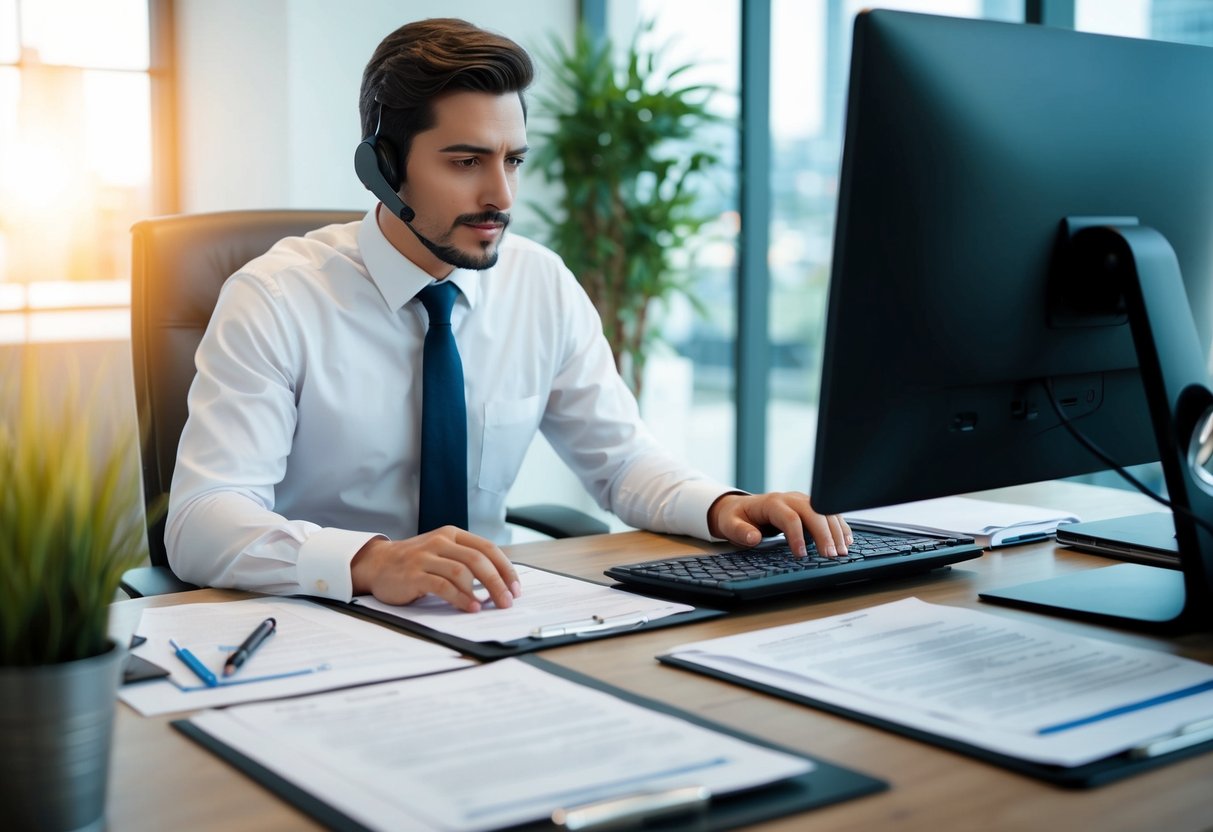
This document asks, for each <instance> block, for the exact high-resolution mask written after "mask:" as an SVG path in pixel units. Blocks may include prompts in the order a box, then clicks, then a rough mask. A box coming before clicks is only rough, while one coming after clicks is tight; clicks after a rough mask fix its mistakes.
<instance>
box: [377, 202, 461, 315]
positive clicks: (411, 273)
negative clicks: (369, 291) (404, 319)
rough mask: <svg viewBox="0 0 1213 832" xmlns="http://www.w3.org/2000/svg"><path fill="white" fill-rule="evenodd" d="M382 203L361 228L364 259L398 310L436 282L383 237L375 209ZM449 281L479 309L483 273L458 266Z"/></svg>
mask: <svg viewBox="0 0 1213 832" xmlns="http://www.w3.org/2000/svg"><path fill="white" fill-rule="evenodd" d="M378 207H379V206H378V204H376V206H375V208H372V209H371V210H370V211H368V212H367V214H366V216H365V217H363V219H362V223H361V225H360V226H359V228H358V248H359V250H360V251H361V252H362V262H363V264H364V265H365V266H366V270H367V273H368V274H370V276H371V280H372V281H374V283H375V287H376V288H377V289H378V290H379V294H380V295H381V296H382V297H383V301H384V303H386V304H387V306H388V308H389V309H391V310H392V311H396V310H398V309H400V308H401V307H402V306H404V305H405V304H406V303H408V302H409V301H410V300H412V299H413V298H415V297H416V296H417V293H418V292H420V291H421V290H422V289H424V288H425V287H426V286H429V285H430V284H431V283H433V282H434V278H433V277H431V276H430V275H429V274H427V273H426V271H425V270H424V269H422V268H421V267H420V266H418V265H417V264H416V263H414V262H413V261H412V260H410V259H408V258H407V257H405V256H404V255H403V254H401V253H400V252H399V251H397V250H396V247H395V246H393V245H392V244H391V243H390V242H388V239H387V237H385V236H383V229H381V228H380V227H379V222H378V220H377V219H376V216H375V212H376V210H377V209H378ZM446 279H447V280H449V281H451V282H452V283H454V284H455V285H456V286H458V287H459V291H460V293H461V294H462V295H463V297H464V298H465V299H466V300H467V302H468V306H470V307H471V308H472V309H475V308H476V299H477V297H478V296H479V288H480V273H479V272H477V271H474V270H471V269H455V270H454V271H452V272H451V273H450V274H449V275H447V278H446Z"/></svg>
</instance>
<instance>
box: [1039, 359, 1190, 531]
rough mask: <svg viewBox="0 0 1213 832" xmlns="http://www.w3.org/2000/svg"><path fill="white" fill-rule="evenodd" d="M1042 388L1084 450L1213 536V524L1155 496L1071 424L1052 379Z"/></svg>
mask: <svg viewBox="0 0 1213 832" xmlns="http://www.w3.org/2000/svg"><path fill="white" fill-rule="evenodd" d="M1040 386H1041V387H1043V388H1044V389H1045V395H1047V396H1048V397H1049V404H1050V405H1052V406H1053V412H1054V413H1056V414H1057V418H1058V419H1059V420H1061V424H1062V426H1063V427H1064V428H1065V429H1066V430H1067V431H1069V432H1070V435H1071V436H1073V437H1074V438H1075V439H1076V440H1078V444H1080V445H1082V446H1083V447H1084V448H1086V449H1087V450H1088V451H1090V452H1091V453H1092V454H1093V455H1094V456H1095V457H1096V458H1097V459H1098V460H1099V461H1100V462H1102V463H1103V464H1104V465H1106V466H1108V467H1109V468H1111V469H1112V470H1114V471H1115V472H1116V473H1118V474H1120V476H1121V477H1123V478H1124V479H1125V480H1126V481H1127V482H1128V483H1129V484H1130V485H1132V486H1133V487H1134V488H1136V489H1137V490H1138V491H1140V492H1141V493H1142V494H1145V495H1146V496H1147V497H1149V498H1150V499H1151V500H1154V501H1156V502H1158V503H1161V504H1162V505H1164V506H1166V507H1167V508H1169V509H1171V511H1172V512H1176V511H1178V512H1179V513H1180V514H1182V515H1184V516H1185V517H1187V518H1188V519H1190V520H1192V521H1193V522H1195V523H1197V524H1198V525H1199V526H1201V527H1202V528H1203V529H1204V530H1205V531H1207V532H1209V534H1213V523H1210V522H1209V521H1207V520H1205V519H1204V518H1203V517H1198V516H1197V515H1196V514H1195V513H1193V512H1192V510H1191V509H1189V508H1187V507H1186V506H1177V505H1175V504H1174V503H1172V502H1171V501H1170V500H1168V499H1167V498H1166V497H1164V496H1162V495H1161V494H1155V493H1154V492H1153V491H1151V490H1150V488H1149V486H1147V485H1146V484H1145V483H1143V482H1141V480H1139V479H1137V477H1135V476H1133V475H1132V474H1130V473H1129V472H1128V471H1127V470H1125V467H1124V466H1123V465H1121V464H1120V463H1119V462H1117V461H1116V460H1114V459H1113V458H1112V457H1111V456H1109V455H1108V454H1107V453H1106V452H1104V450H1103V449H1102V448H1100V447H1099V446H1098V445H1096V444H1095V443H1094V442H1092V441H1091V439H1090V438H1089V437H1087V436H1086V435H1085V434H1084V433H1083V432H1082V431H1080V430H1079V429H1078V428H1076V427H1074V423H1073V422H1071V421H1070V419H1069V417H1067V416H1066V414H1065V413H1063V412H1062V410H1061V404H1060V403H1059V402H1058V401H1057V397H1056V396H1054V395H1053V384H1052V381H1051V380H1050V379H1041V381H1040Z"/></svg>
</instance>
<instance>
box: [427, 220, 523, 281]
mask: <svg viewBox="0 0 1213 832" xmlns="http://www.w3.org/2000/svg"><path fill="white" fill-rule="evenodd" d="M486 222H499V223H501V235H500V236H499V237H498V238H497V245H496V246H494V247H493V250H492V251H489V252H487V253H482V254H480V255H479V256H477V255H475V254H468V253H467V252H466V251H463V250H462V249H459V248H456V247H455V246H453V245H450V244H449V241H450V239H451V236H452V235H453V234H454V233H455V229H456V228H457V227H458V226H460V225H469V224H471V225H475V224H482V223H486ZM406 225H408V228H409V231H412V232H413V236H414V237H416V238H417V239H418V240H420V241H421V244H422V245H423V246H425V247H426V249H428V250H429V252H430V254H432V255H434V256H435V257H437V258H438V259H439V260H441V261H442V262H443V263H446V264H447V265H449V266H454V267H455V268H457V269H470V270H472V271H483V270H484V269H491V268H493V266H495V265H497V256H498V255H499V254H500V253H501V241H502V240H504V239H505V230H506V228H508V227H509V225H510V215H509V214H504V213H501V212H499V211H485V212H483V213H480V214H461V215H460V216H458V217H456V218H455V222H454V223H452V224H451V230H450V231H448V232H446V233H445V234H443V235H442V236H441V237H439V238H438V240H436V241H435V240H431V239H430V238H428V237H426V236H425V235H424V234H422V233H421V232H419V231H418V230H417V229H416V228H413V225H412V223H406ZM485 245H486V246H487V245H491V244H490V243H485Z"/></svg>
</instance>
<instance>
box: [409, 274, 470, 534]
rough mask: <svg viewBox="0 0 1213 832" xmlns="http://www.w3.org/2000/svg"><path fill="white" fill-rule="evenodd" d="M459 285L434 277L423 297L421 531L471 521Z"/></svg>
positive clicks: (419, 508) (419, 295) (418, 514)
mask: <svg viewBox="0 0 1213 832" xmlns="http://www.w3.org/2000/svg"><path fill="white" fill-rule="evenodd" d="M458 295H459V287H458V286H456V285H455V284H454V283H451V282H450V281H449V280H442V281H439V282H437V283H432V284H430V285H429V286H427V287H426V288H424V289H422V290H421V292H420V294H418V297H419V298H421V302H422V304H424V305H425V311H426V312H428V313H429V316H430V328H429V331H428V332H426V334H425V350H424V354H423V358H422V361H423V367H422V370H421V491H420V495H419V498H418V513H417V533H418V534H423V533H425V532H428V531H431V530H433V529H437V528H439V527H441V526H458V527H459V528H461V529H466V528H467V527H468V474H467V465H468V462H467V460H468V431H467V403H466V402H465V400H464V393H463V362H462V361H460V360H459V348H458V347H457V346H456V345H455V334H454V333H453V332H452V331H451V308H452V307H453V306H454V305H455V298H456V297H457V296H458Z"/></svg>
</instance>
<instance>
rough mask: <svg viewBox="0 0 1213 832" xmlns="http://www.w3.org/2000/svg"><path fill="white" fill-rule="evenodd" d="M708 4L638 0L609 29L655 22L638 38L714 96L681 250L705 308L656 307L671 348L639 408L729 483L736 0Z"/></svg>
mask: <svg viewBox="0 0 1213 832" xmlns="http://www.w3.org/2000/svg"><path fill="white" fill-rule="evenodd" d="M623 5H624V4H617V5H613V9H614V8H618V7H620V6H623ZM710 9H711V13H710V14H705V13H704V10H705V6H704V4H703V2H702V0H640V2H639V3H638V6H637V8H636V9H635V13H634V15H635V16H634V17H628V18H627V19H626V20H622V21H616V22H615V23H616V25H615V26H614V27H613V29H614V31H613V33H612V36H613V38H614V40H615V41H616V42H617V43H620V44H626V43H627V42H628V41H629V39H630V38H631V37H632V36H633V34H634V32H635V25H636V23H637V22H638V21H652V22H653V29H652V31H651V32H649V33H648V34H647V36H646V38H645V39H644V40H643V41H642V45H643V46H646V47H649V48H656V47H661V48H663V49H664V53H663V59H664V60H663V64H664V68H665V69H666V70H667V71H668V70H670V69H673V68H674V67H678V66H682V65H683V64H692V65H693V67H692V69H690V70H688V71H687V72H686V73H684V74H682V75H680V76H679V79H678V80H679V83H680V84H687V85H690V84H699V83H702V84H709V85H712V86H714V87H715V88H716V89H717V92H716V93H715V94H714V95H713V97H712V99H711V105H712V108H713V110H714V112H715V113H716V114H717V115H719V116H721V118H722V122H721V123H720V124H719V125H717V126H716V127H715V128H714V129H713V131H712V134H711V135H705V136H703V137H701V138H702V140H703V141H704V142H705V143H706V144H709V145H710V146H712V147H713V149H714V150H715V151H716V152H717V154H718V156H719V158H720V165H719V166H718V167H717V168H715V169H714V171H713V173H712V176H711V184H710V185H708V186H706V187H703V188H701V189H700V192H699V193H698V197H697V198H698V200H699V204H700V206H701V209H702V213H703V214H705V215H708V216H712V217H715V219H714V220H712V221H711V222H709V224H708V225H707V226H706V227H705V228H704V229H703V231H702V232H701V233H700V235H699V238H698V239H697V240H696V241H695V242H694V243H693V244H692V245H691V246H689V247H688V249H687V250H686V251H684V252H683V253H684V254H685V255H686V259H685V263H684V265H685V267H686V269H687V270H688V273H689V274H690V275H691V276H692V286H693V292H694V294H695V298H696V300H697V301H698V303H699V304H700V310H701V311H702V314H701V311H697V310H696V309H695V308H694V307H693V306H692V304H691V303H690V302H689V301H687V300H686V299H685V298H682V297H678V298H675V299H674V301H673V302H672V303H671V304H670V305H669V307H668V308H666V309H661V310H655V312H656V313H657V314H658V316H659V317H658V319H657V323H656V326H657V327H658V329H659V330H660V332H661V335H662V338H663V339H664V340H665V342H666V344H667V345H668V346H669V347H670V348H671V349H670V350H668V351H667V353H670V352H672V353H673V355H669V354H667V355H665V356H662V354H661V351H660V350H656V351H654V357H651V358H650V359H649V365H650V374H649V380H647V381H646V383H645V387H644V389H643V391H642V396H641V408H642V412H643V413H644V414H645V420H646V421H647V422H648V423H649V426H650V427H651V428H652V429H653V430H654V433H656V434H657V436H658V439H659V440H660V441H661V442H662V444H663V445H664V446H665V447H666V448H667V449H669V450H670V451H671V452H672V453H674V454H676V455H677V456H679V457H681V458H683V459H685V460H687V461H688V462H690V463H691V464H693V465H694V466H695V467H697V468H699V469H701V470H703V471H704V472H706V473H708V474H709V475H711V476H713V477H715V478H717V479H718V480H720V481H722V482H732V481H733V479H734V476H733V468H734V465H733V463H734V459H733V456H734V442H733V439H734V424H735V414H736V409H735V407H734V404H733V391H734V360H733V359H734V343H735V339H736V314H735V310H736V308H737V299H736V280H737V233H738V228H739V217H738V212H737V168H738V143H737V128H736V121H737V118H738V113H739V109H740V104H739V99H738V94H737V89H738V78H739V75H740V60H741V56H740V40H741V37H740V26H741V24H740V21H741V10H740V0H712V2H711V3H710ZM650 382H651V383H650ZM646 399H647V401H646ZM667 423H668V424H667Z"/></svg>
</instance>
